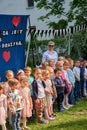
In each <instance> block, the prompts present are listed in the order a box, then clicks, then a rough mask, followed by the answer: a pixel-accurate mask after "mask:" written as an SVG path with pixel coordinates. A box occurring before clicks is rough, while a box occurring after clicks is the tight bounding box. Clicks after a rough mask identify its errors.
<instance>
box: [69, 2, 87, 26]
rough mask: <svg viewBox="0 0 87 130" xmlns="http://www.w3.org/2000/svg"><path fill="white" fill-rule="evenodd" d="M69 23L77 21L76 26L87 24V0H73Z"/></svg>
mask: <svg viewBox="0 0 87 130" xmlns="http://www.w3.org/2000/svg"><path fill="white" fill-rule="evenodd" d="M67 16H68V20H69V22H71V21H73V20H75V24H76V25H81V24H86V23H87V0H73V1H72V2H71V3H70V10H69V12H68V13H67Z"/></svg>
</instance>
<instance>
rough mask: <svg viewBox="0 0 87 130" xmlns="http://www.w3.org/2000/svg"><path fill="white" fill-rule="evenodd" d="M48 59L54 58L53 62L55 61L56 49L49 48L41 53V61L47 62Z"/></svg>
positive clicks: (56, 58)
mask: <svg viewBox="0 0 87 130" xmlns="http://www.w3.org/2000/svg"><path fill="white" fill-rule="evenodd" d="M49 60H54V61H55V63H56V62H57V60H58V54H57V52H56V51H52V52H50V51H49V50H47V51H46V52H44V53H43V57H42V62H48V61H49Z"/></svg>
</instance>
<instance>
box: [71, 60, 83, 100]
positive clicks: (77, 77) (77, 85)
mask: <svg viewBox="0 0 87 130" xmlns="http://www.w3.org/2000/svg"><path fill="white" fill-rule="evenodd" d="M79 67H80V61H79V60H76V61H75V66H74V68H73V73H74V76H75V89H74V96H75V100H76V101H79V100H80V96H81V88H80V68H79Z"/></svg>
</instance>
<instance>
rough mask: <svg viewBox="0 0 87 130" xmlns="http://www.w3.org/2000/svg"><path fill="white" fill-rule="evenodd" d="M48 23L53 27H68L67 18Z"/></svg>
mask: <svg viewBox="0 0 87 130" xmlns="http://www.w3.org/2000/svg"><path fill="white" fill-rule="evenodd" d="M48 25H49V27H52V28H53V29H63V28H66V27H67V25H68V22H67V20H64V19H61V20H59V21H58V23H56V22H51V23H49V24H48Z"/></svg>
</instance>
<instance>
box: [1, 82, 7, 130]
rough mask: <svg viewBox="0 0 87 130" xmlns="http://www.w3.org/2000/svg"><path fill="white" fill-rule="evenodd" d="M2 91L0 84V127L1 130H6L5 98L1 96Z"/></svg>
mask: <svg viewBox="0 0 87 130" xmlns="http://www.w3.org/2000/svg"><path fill="white" fill-rule="evenodd" d="M3 89H4V88H3V84H2V83H0V125H1V127H2V130H6V125H5V123H6V117H7V97H6V96H5V95H4V94H3Z"/></svg>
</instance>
